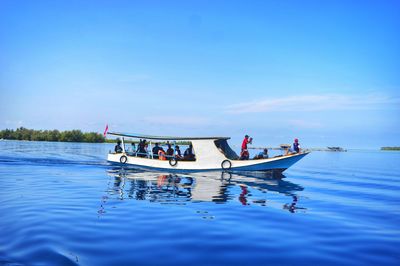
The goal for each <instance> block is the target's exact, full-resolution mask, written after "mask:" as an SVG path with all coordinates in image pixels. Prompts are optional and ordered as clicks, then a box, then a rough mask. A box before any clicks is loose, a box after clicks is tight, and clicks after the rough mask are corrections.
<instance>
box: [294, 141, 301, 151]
mask: <svg viewBox="0 0 400 266" xmlns="http://www.w3.org/2000/svg"><path fill="white" fill-rule="evenodd" d="M293 151H294V152H297V153H299V152H300V144H299V140H298V139H294V143H293Z"/></svg>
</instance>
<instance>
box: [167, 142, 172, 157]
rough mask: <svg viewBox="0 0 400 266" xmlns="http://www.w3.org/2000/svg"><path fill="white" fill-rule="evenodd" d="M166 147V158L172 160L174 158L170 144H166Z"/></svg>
mask: <svg viewBox="0 0 400 266" xmlns="http://www.w3.org/2000/svg"><path fill="white" fill-rule="evenodd" d="M167 147H168V149H167V152H166V155H167V157H168V158H172V157H173V156H174V149H172V147H171V144H169V143H168V144H167Z"/></svg>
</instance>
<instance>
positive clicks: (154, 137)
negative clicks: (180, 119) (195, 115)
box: [107, 132, 230, 140]
mask: <svg viewBox="0 0 400 266" xmlns="http://www.w3.org/2000/svg"><path fill="white" fill-rule="evenodd" d="M107 134H108V135H114V136H121V137H128V138H138V139H155V140H201V139H210V140H217V139H218V140H227V139H230V137H174V136H151V135H143V134H133V133H129V134H128V133H119V132H107Z"/></svg>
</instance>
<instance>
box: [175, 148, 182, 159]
mask: <svg viewBox="0 0 400 266" xmlns="http://www.w3.org/2000/svg"><path fill="white" fill-rule="evenodd" d="M175 158H176V159H177V160H182V154H181V150H180V149H179V146H178V145H176V146H175Z"/></svg>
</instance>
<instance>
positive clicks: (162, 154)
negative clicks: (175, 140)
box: [158, 147, 167, 161]
mask: <svg viewBox="0 0 400 266" xmlns="http://www.w3.org/2000/svg"><path fill="white" fill-rule="evenodd" d="M158 158H159V159H160V160H163V161H165V160H167V157H165V151H164V149H163V148H162V147H160V149H159V150H158Z"/></svg>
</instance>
